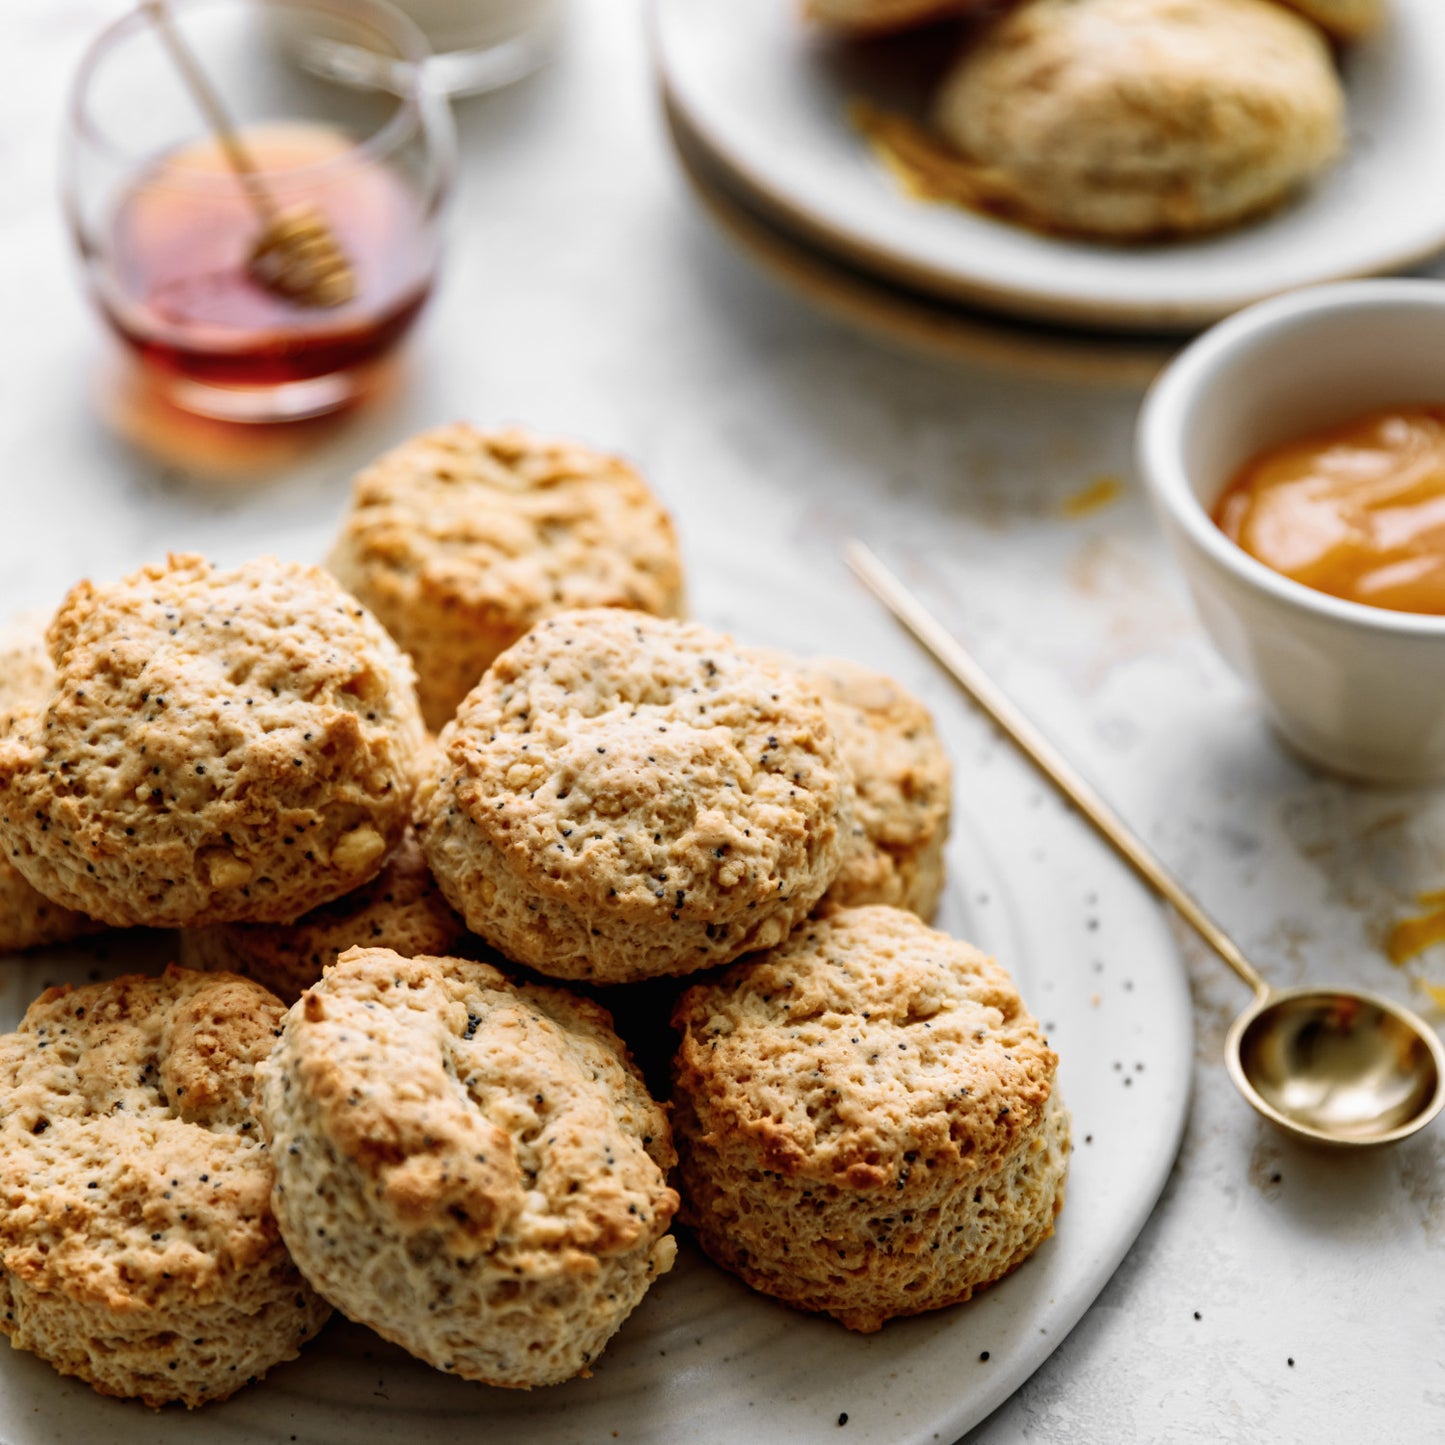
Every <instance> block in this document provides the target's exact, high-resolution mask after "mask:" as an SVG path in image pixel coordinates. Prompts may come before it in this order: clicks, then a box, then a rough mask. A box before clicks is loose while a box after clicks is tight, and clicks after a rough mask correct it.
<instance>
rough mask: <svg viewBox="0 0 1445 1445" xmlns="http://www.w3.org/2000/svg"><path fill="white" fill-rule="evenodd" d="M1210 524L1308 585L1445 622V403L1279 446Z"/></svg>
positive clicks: (1385, 414) (1248, 467) (1228, 495)
mask: <svg viewBox="0 0 1445 1445" xmlns="http://www.w3.org/2000/svg"><path fill="white" fill-rule="evenodd" d="M1214 520H1215V522H1216V523H1218V525H1219V527H1220V529H1221V530H1222V531H1223V532H1224V533H1225V535H1226V536H1227V537H1229V538H1230V539H1231V540H1232V541H1234V542H1236V543H1238V545H1239V546H1240V547H1242V548H1243V549H1244V550H1245V551H1246V552H1248V553H1249V554H1250V556H1252V557H1255V558H1257V559H1258V560H1259V561H1261V562H1263V563H1264V564H1265V566H1267V567H1271V568H1273V569H1274V570H1275V571H1276V572H1279V573H1281V574H1283V575H1284V576H1286V577H1289V578H1292V579H1293V580H1294V581H1296V582H1302V583H1303V584H1304V585H1305V586H1306V587H1313V588H1315V589H1316V590H1317V591H1320V592H1328V593H1330V594H1331V595H1332V596H1335V597H1342V598H1345V599H1346V600H1348V601H1351V602H1362V603H1365V604H1367V605H1368V606H1371V607H1384V608H1389V609H1391V610H1393V611H1397V612H1424V613H1433V614H1445V406H1410V407H1391V408H1387V409H1384V410H1379V411H1372V412H1369V413H1367V414H1366V415H1364V416H1360V417H1355V418H1353V419H1352V420H1349V421H1345V422H1342V423H1340V424H1338V425H1336V426H1333V427H1330V428H1328V429H1326V430H1323V431H1319V432H1314V433H1311V434H1310V435H1308V436H1303V437H1299V438H1296V439H1295V440H1293V441H1289V442H1285V443H1283V444H1282V445H1280V446H1275V447H1271V448H1269V449H1268V450H1266V451H1263V452H1261V453H1260V454H1259V455H1258V456H1255V457H1253V458H1251V459H1250V461H1248V462H1247V463H1246V464H1245V465H1244V467H1243V468H1241V470H1240V472H1239V473H1238V475H1237V476H1236V477H1235V478H1234V479H1233V480H1232V481H1231V482H1230V484H1229V486H1228V487H1227V488H1226V490H1225V492H1224V494H1223V496H1221V497H1220V499H1219V501H1218V503H1217V504H1216V506H1215V510H1214Z"/></svg>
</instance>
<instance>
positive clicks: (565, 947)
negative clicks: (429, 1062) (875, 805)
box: [417, 609, 852, 983]
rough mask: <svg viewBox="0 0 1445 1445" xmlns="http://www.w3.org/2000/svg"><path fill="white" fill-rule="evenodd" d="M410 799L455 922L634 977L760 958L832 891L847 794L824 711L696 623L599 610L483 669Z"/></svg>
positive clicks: (505, 947) (550, 966)
mask: <svg viewBox="0 0 1445 1445" xmlns="http://www.w3.org/2000/svg"><path fill="white" fill-rule="evenodd" d="M441 752H442V757H441V761H440V763H439V765H438V766H437V767H436V768H435V770H434V771H433V772H432V773H430V774H429V775H428V776H427V777H425V778H424V779H423V781H422V783H421V786H420V788H419V789H418V794H417V799H418V802H417V831H418V833H419V835H420V837H421V842H422V849H423V851H424V852H425V853H426V856H427V861H428V863H430V864H431V869H432V872H433V874H434V875H435V876H436V879H437V882H438V883H439V884H440V885H441V889H442V892H443V893H445V894H446V896H447V898H448V899H449V900H450V901H451V903H452V905H453V907H455V908H456V909H457V911H458V912H460V913H461V914H462V916H463V917H464V918H465V919H466V921H467V926H468V928H470V929H471V931H472V932H473V933H477V934H480V935H481V936H482V937H483V938H485V939H486V940H487V942H489V943H490V944H492V945H493V946H494V947H495V948H497V949H499V950H500V951H501V952H502V953H503V954H505V955H506V956H507V957H508V958H512V959H515V960H516V961H517V962H519V963H524V964H527V965H529V966H530V967H532V968H535V969H537V970H538V971H539V972H541V973H545V974H549V975H551V976H552V977H555V978H572V979H588V980H591V981H593V982H597V983H626V982H633V981H636V980H638V979H642V978H649V977H655V976H658V975H661V974H683V973H692V972H696V971H697V970H698V969H701V968H707V967H710V966H712V965H714V964H720V963H727V962H729V961H730V960H732V959H734V958H736V957H738V956H739V955H740V954H742V953H745V952H747V951H748V950H749V949H755V948H767V947H770V946H771V945H773V944H775V943H780V942H782V940H783V939H784V938H785V937H787V935H788V932H789V931H790V930H791V929H792V928H793V926H794V925H795V924H797V923H798V922H800V921H801V920H802V919H804V918H806V917H807V915H808V913H809V912H810V911H811V909H812V908H813V905H814V904H815V903H817V901H818V899H819V898H821V897H822V896H823V893H824V891H825V890H826V889H827V887H828V885H829V884H830V883H831V882H832V881H833V878H834V876H835V875H836V873H837V871H838V868H839V866H840V865H841V863H842V858H843V851H844V847H845V845H846V844H847V843H848V841H849V839H850V836H851V830H852V784H851V782H850V781H849V778H848V773H847V768H846V766H845V765H844V763H843V761H842V759H841V757H840V755H839V752H838V748H837V744H836V743H835V741H834V738H833V735H832V732H831V730H830V729H829V727H828V722H827V718H826V716H825V715H824V712H823V708H822V705H821V703H820V702H819V701H818V699H817V696H816V694H815V693H813V691H812V690H811V689H809V688H808V687H807V686H806V685H805V684H803V683H802V682H801V681H800V680H799V679H798V678H797V677H796V676H795V675H786V674H783V673H781V672H778V671H776V670H775V669H774V667H773V665H772V664H771V663H770V661H769V660H768V659H767V658H766V656H764V655H761V654H758V655H755V654H753V653H750V652H749V651H748V650H747V649H745V648H741V647H739V646H738V645H737V644H736V643H734V642H733V641H732V640H731V639H730V638H728V637H726V636H724V635H722V634H721V633H717V632H713V631H711V630H709V629H708V628H705V627H700V626H698V625H697V624H695V623H685V622H673V621H668V620H664V619H659V618H654V617H648V616H646V615H644V614H642V613H628V612H619V611H616V610H612V609H592V610H587V611H579V612H570V613H566V614H564V615H562V616H560V617H556V618H550V619H548V620H547V621H544V622H541V623H539V624H538V625H537V626H536V627H535V628H533V629H532V631H531V632H529V633H528V634H527V636H526V637H524V638H523V639H522V640H521V641H520V642H519V643H517V644H516V645H515V646H514V647H511V648H509V649H508V650H507V651H506V652H504V653H503V654H502V655H501V657H499V658H498V659H497V660H496V662H494V663H493V664H492V666H491V668H490V669H489V670H488V671H487V674H486V676H485V677H484V678H483V679H482V681H481V682H480V683H479V684H478V686H477V687H476V688H475V689H474V690H473V691H472V693H471V694H470V695H469V696H468V698H467V700H466V702H465V703H463V705H462V707H461V709H460V711H459V712H458V714H457V716H456V718H455V720H454V721H453V722H452V723H451V724H449V725H448V727H447V728H446V730H445V731H444V732H443V734H442V737H441Z"/></svg>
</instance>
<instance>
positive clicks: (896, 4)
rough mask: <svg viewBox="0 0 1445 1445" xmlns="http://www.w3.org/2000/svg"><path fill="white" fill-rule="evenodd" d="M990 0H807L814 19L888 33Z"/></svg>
mask: <svg viewBox="0 0 1445 1445" xmlns="http://www.w3.org/2000/svg"><path fill="white" fill-rule="evenodd" d="M988 3H989V0H804V10H805V11H806V13H807V16H808V18H809V19H810V20H813V21H815V22H816V23H818V24H819V25H826V26H827V27H828V28H829V29H831V30H837V31H840V32H841V33H843V34H845V35H885V34H889V33H891V32H892V31H895V30H909V29H912V28H913V27H914V26H916V25H929V24H932V23H933V22H934V21H937V20H949V19H952V18H953V17H954V16H955V15H966V14H968V13H969V12H970V11H972V10H981V9H983V8H984V6H985V5H986V4H988Z"/></svg>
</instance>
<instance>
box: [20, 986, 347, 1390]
mask: <svg viewBox="0 0 1445 1445" xmlns="http://www.w3.org/2000/svg"><path fill="white" fill-rule="evenodd" d="M281 1017H282V1008H281V1004H280V1002H279V1000H277V999H275V998H273V997H272V996H271V995H270V994H268V993H267V992H266V990H265V989H263V988H261V987H260V986H259V985H258V984H255V983H252V982H250V981H249V980H247V979H242V978H234V977H230V976H227V975H222V974H198V973H191V972H188V971H186V970H182V969H175V968H172V969H169V970H167V972H166V973H165V975H164V976H163V977H160V978H141V977H128V978H121V979H116V980H114V981H113V982H110V983H98V984H91V985H88V986H86V987H84V988H53V989H50V990H49V991H48V992H46V993H44V994H42V995H41V996H40V998H39V999H37V1000H36V1002H35V1003H33V1004H32V1005H31V1006H30V1008H29V1010H28V1011H27V1013H26V1015H25V1017H24V1019H23V1020H22V1022H21V1024H20V1027H19V1029H18V1030H17V1031H16V1032H14V1033H11V1034H6V1035H4V1036H3V1037H0V1331H3V1332H4V1333H5V1334H7V1335H9V1336H10V1343H11V1344H12V1345H13V1346H14V1347H15V1348H16V1349H22V1350H30V1351H33V1352H34V1353H35V1354H37V1355H39V1356H40V1357H41V1358H42V1359H44V1360H46V1361H48V1362H49V1363H50V1364H51V1365H53V1366H54V1367H55V1368H56V1369H57V1370H59V1371H60V1372H61V1374H64V1375H77V1376H79V1377H80V1378H81V1379H83V1380H85V1381H87V1382H88V1383H89V1384H91V1385H92V1386H94V1387H95V1389H97V1390H98V1391H100V1393H101V1394H104V1395H119V1396H122V1397H126V1398H136V1399H140V1400H143V1401H145V1403H146V1404H148V1405H156V1406H159V1405H164V1404H168V1403H172V1402H179V1403H181V1404H185V1405H188V1406H195V1405H201V1404H204V1403H205V1402H206V1401H208V1400H220V1399H224V1398H225V1397H226V1396H227V1395H229V1394H231V1393H232V1392H233V1391H235V1390H237V1389H239V1388H240V1387H241V1386H242V1385H245V1384H247V1383H249V1382H250V1381H252V1380H255V1379H258V1378H259V1377H260V1376H261V1375H263V1374H265V1372H266V1371H267V1370H268V1369H270V1368H271V1366H272V1365H275V1364H279V1363H280V1362H281V1361H282V1360H289V1359H292V1358H293V1357H294V1356H295V1355H296V1354H297V1353H298V1351H299V1350H300V1349H301V1346H302V1345H303V1344H305V1342H306V1341H307V1340H309V1339H310V1338H311V1337H312V1335H314V1334H315V1333H316V1332H317V1331H318V1330H319V1329H320V1328H321V1326H322V1325H323V1324H324V1323H325V1321H326V1319H327V1316H328V1315H329V1314H330V1313H331V1310H330V1306H329V1305H327V1304H326V1303H325V1302H324V1301H323V1300H322V1299H321V1298H320V1297H319V1296H317V1295H316V1294H315V1293H314V1292H313V1291H312V1290H311V1288H310V1287H309V1286H308V1285H307V1284H306V1282H305V1280H304V1279H302V1277H301V1275H300V1274H299V1273H298V1272H297V1270H296V1267H295V1265H293V1264H292V1262H291V1257H290V1255H289V1254H288V1253H287V1251H286V1247H285V1245H284V1244H283V1243H282V1242H281V1235H280V1231H279V1230H278V1229H277V1226H276V1220H275V1218H274V1216H273V1215H272V1213H271V1207H270V1195H271V1183H272V1171H271V1158H270V1155H269V1153H268V1152H267V1150H266V1149H265V1147H264V1146H263V1144H262V1143H261V1140H260V1138H259V1134H260V1130H259V1129H258V1128H257V1126H256V1123H255V1120H254V1119H253V1117H252V1114H251V1091H252V1082H253V1078H254V1069H255V1065H256V1064H257V1062H258V1061H259V1060H261V1059H263V1058H265V1057H266V1055H267V1054H268V1053H270V1051H271V1047H272V1045H273V1044H274V1043H275V1037H274V1031H275V1029H276V1028H277V1026H278V1025H279V1024H280V1022H281Z"/></svg>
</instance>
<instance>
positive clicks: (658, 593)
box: [328, 425, 683, 730]
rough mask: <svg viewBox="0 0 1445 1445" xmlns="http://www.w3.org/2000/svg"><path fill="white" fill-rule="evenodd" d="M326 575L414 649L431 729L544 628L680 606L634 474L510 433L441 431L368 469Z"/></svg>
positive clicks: (660, 523) (669, 533)
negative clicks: (585, 610) (537, 626)
mask: <svg viewBox="0 0 1445 1445" xmlns="http://www.w3.org/2000/svg"><path fill="white" fill-rule="evenodd" d="M328 565H329V566H330V568H331V570H332V571H333V572H335V573H336V575H337V576H338V577H339V578H340V579H341V581H342V583H343V584H344V585H345V586H346V587H348V588H350V589H351V591H353V592H354V593H355V594H356V595H357V596H358V597H359V598H360V599H361V600H362V601H363V602H365V603H366V605H367V606H368V607H370V608H371V609H372V610H373V611H374V612H375V613H376V615H377V616H378V617H379V618H380V619H381V621H382V623H383V624H384V625H385V626H386V628H387V629H388V630H389V631H390V633H391V635H392V636H393V637H394V638H396V640H397V641H398V642H399V643H400V644H401V645H402V646H403V647H404V648H406V650H407V651H408V652H409V653H411V655H412V659H413V661H414V662H415V663H416V668H417V673H418V675H419V679H420V681H419V684H418V690H419V695H420V697H421V706H422V712H423V714H424V715H425V717H426V720H427V726H428V727H430V728H432V729H433V730H437V729H440V728H441V727H442V726H443V725H444V724H445V723H447V722H448V721H449V720H450V719H451V716H452V714H453V713H454V712H456V710H457V706H458V704H460V702H461V700H462V699H463V698H464V697H465V696H466V695H467V693H468V692H470V691H471V689H472V688H473V687H474V686H475V685H476V682H477V679H478V678H480V677H481V675H482V673H483V672H485V671H486V670H487V668H488V667H489V666H490V665H491V662H492V659H493V658H494V657H496V656H497V654H498V653H499V652H502V651H504V650H505V649H506V648H508V647H510V646H511V645H512V644H513V643H514V642H515V641H516V640H517V639H518V638H519V637H521V635H522V634H523V633H524V632H526V630H527V629H528V628H529V627H531V625H532V624H533V623H534V622H536V621H537V620H538V619H539V618H542V617H549V616H551V615H552V614H553V613H556V612H561V611H563V610H565V609H566V608H569V607H630V608H637V609H639V610H640V611H643V612H652V613H656V614H657V615H658V616H660V617H677V616H680V615H681V614H682V611H683V580H682V562H681V559H680V558H679V556H678V550H677V538H676V536H675V535H674V533H673V528H672V521H671V519H670V518H669V517H668V515H667V513H666V512H665V511H664V510H663V507H662V504H661V503H660V502H659V501H658V500H657V498H656V497H655V496H654V495H653V494H652V491H651V490H650V489H649V487H648V485H647V483H646V482H644V481H643V479H642V478H641V477H640V476H639V475H638V474H637V472H636V471H634V470H633V468H632V467H630V466H628V464H627V463H626V462H624V461H622V460H621V459H620V458H618V457H609V456H604V455H603V454H602V453H600V452H595V451H592V450H591V449H590V448H588V447H584V446H580V445H578V444H577V443H575V442H566V441H553V440H548V439H545V438H541V437H535V436H532V435H530V434H529V433H527V432H525V431H520V430H517V429H515V428H514V429H510V430H505V431H480V430H478V429H477V428H476V427H471V426H465V425H457V426H448V427H440V428H438V429H437V430H435V431H428V432H423V433H422V434H421V435H420V436H415V437H413V438H412V439H411V440H410V441H407V442H404V443H403V444H402V445H401V446H399V447H397V448H395V449H394V450H393V451H390V452H388V453H387V454H386V455H385V456H383V457H382V458H381V459H380V460H378V461H376V462H374V463H372V465H371V466H369V467H368V468H366V470H365V471H363V472H362V473H361V474H360V475H359V476H358V477H357V478H356V482H355V485H354V488H353V494H352V500H351V510H350V512H349V513H348V514H347V517H346V521H345V523H344V525H343V527H342V531H341V536H340V537H339V538H338V539H337V542H336V546H335V548H334V549H333V550H332V553H331V558H330V561H329V563H328Z"/></svg>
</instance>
